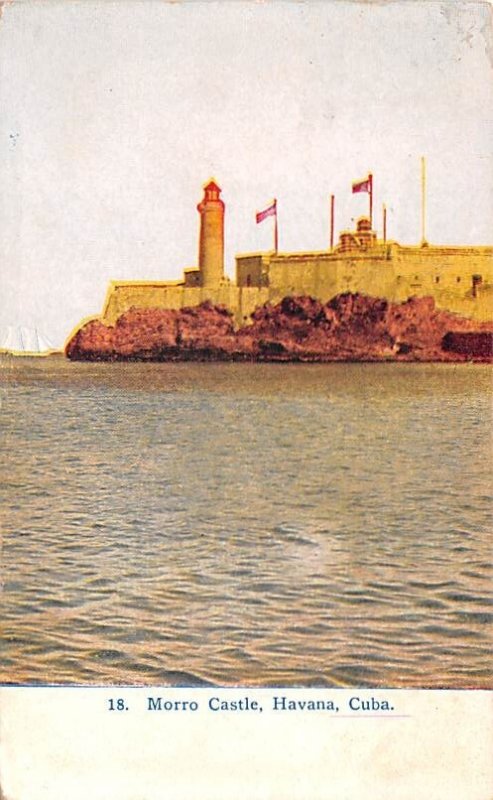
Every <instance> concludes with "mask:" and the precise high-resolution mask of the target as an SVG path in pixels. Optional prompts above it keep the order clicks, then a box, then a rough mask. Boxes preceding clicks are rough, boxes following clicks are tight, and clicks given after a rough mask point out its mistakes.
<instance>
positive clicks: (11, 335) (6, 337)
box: [0, 325, 56, 356]
mask: <svg viewBox="0 0 493 800" xmlns="http://www.w3.org/2000/svg"><path fill="white" fill-rule="evenodd" d="M0 352H3V353H9V354H10V355H16V356H17V355H19V356H40V355H48V354H49V353H54V352H56V348H55V347H54V346H53V344H52V343H51V342H50V340H49V339H48V338H47V337H46V336H44V335H43V334H41V333H40V332H39V331H38V329H37V328H26V327H24V326H21V325H18V326H15V325H8V326H7V327H6V328H4V329H3V330H1V331H0Z"/></svg>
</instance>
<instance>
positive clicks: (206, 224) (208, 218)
mask: <svg viewBox="0 0 493 800" xmlns="http://www.w3.org/2000/svg"><path fill="white" fill-rule="evenodd" d="M220 194H221V189H220V188H219V186H218V185H217V183H216V182H215V181H214V180H211V181H209V183H208V184H206V186H204V197H203V198H202V200H201V201H200V203H199V204H198V206H197V211H198V212H199V214H200V240H199V270H200V275H201V284H202V286H207V287H213V286H219V285H220V284H221V283H222V281H223V280H224V203H223V201H222V200H221V198H220V196H219V195H220Z"/></svg>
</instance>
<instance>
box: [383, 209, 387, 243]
mask: <svg viewBox="0 0 493 800" xmlns="http://www.w3.org/2000/svg"><path fill="white" fill-rule="evenodd" d="M383 243H384V245H385V244H387V206H386V205H385V203H384V204H383Z"/></svg>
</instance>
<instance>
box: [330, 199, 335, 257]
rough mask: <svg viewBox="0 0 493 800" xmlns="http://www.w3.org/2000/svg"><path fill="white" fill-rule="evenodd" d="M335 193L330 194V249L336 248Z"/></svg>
mask: <svg viewBox="0 0 493 800" xmlns="http://www.w3.org/2000/svg"><path fill="white" fill-rule="evenodd" d="M334 199H335V198H334V195H333V194H331V195H330V249H331V250H333V249H334Z"/></svg>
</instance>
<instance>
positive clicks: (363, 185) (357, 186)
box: [353, 175, 372, 194]
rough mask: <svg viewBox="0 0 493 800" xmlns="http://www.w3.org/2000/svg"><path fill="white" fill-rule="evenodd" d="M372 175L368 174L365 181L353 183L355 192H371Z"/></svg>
mask: <svg viewBox="0 0 493 800" xmlns="http://www.w3.org/2000/svg"><path fill="white" fill-rule="evenodd" d="M371 188H372V187H371V175H368V177H367V178H365V180H364V181H358V182H357V183H353V194H356V192H368V193H371Z"/></svg>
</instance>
